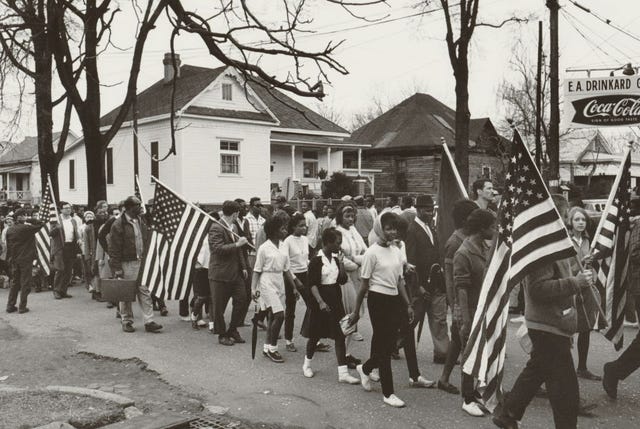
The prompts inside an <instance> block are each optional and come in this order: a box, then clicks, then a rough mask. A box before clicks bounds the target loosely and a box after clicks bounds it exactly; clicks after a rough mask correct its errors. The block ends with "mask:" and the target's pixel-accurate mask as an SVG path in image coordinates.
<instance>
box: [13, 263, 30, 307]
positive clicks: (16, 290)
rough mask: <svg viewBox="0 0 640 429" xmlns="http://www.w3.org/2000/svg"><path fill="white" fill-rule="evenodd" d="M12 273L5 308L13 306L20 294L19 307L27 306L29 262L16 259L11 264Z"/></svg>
mask: <svg viewBox="0 0 640 429" xmlns="http://www.w3.org/2000/svg"><path fill="white" fill-rule="evenodd" d="M11 266H12V268H13V270H12V271H13V273H12V275H11V283H10V284H11V289H9V298H8V300H7V309H10V308H13V307H15V306H16V303H17V302H18V295H20V307H19V308H20V309H25V308H27V297H28V296H29V292H31V281H32V280H31V268H32V266H31V262H30V261H16V262H14V263H13V264H12V265H11Z"/></svg>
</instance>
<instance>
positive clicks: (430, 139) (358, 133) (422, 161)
mask: <svg viewBox="0 0 640 429" xmlns="http://www.w3.org/2000/svg"><path fill="white" fill-rule="evenodd" d="M454 136H455V111H454V110H452V109H451V108H449V107H448V106H446V105H445V104H443V103H441V102H440V101H438V100H436V99H435V98H433V97H432V96H430V95H428V94H421V93H417V94H414V95H413V96H411V97H409V98H408V99H406V100H404V101H403V102H401V103H400V104H398V105H397V106H395V107H393V108H391V109H390V110H389V111H387V112H385V113H383V114H382V115H380V116H379V117H377V118H376V119H374V120H372V121H371V122H369V123H368V124H366V125H364V126H362V127H360V128H359V129H357V130H355V131H354V132H353V133H352V136H351V141H352V142H358V143H364V144H369V145H371V148H370V149H363V150H362V161H361V162H362V169H363V170H364V171H365V172H367V171H373V172H376V173H375V193H376V194H377V195H381V194H385V193H394V192H395V193H410V194H417V193H427V194H433V195H435V194H437V192H438V186H439V170H440V159H441V153H442V148H441V146H442V144H441V139H442V138H443V137H444V138H445V140H446V142H447V145H448V146H449V148H450V149H451V152H452V153H455V138H454ZM469 136H470V139H469V185H470V184H471V183H472V182H473V181H475V180H476V179H478V178H482V177H486V178H488V179H490V180H493V181H495V182H496V184H497V185H498V186H499V185H501V184H502V183H503V180H504V179H503V176H504V173H503V169H504V164H503V156H502V152H501V151H504V150H505V149H506V147H507V146H508V142H507V141H506V140H505V139H504V138H503V137H501V136H500V135H499V134H498V133H497V131H496V129H495V127H494V126H493V124H492V123H491V120H490V119H489V118H479V119H472V120H471V123H470V125H469ZM356 155H357V154H356V153H355V152H350V153H347V154H345V157H344V159H345V162H346V163H347V165H353V164H354V160H355V159H356V158H357V157H356Z"/></svg>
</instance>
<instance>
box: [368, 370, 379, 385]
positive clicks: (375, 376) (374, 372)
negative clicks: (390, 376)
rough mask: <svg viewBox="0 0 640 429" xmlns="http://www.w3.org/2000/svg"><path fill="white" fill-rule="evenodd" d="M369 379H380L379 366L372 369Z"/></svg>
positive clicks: (376, 380) (377, 380)
mask: <svg viewBox="0 0 640 429" xmlns="http://www.w3.org/2000/svg"><path fill="white" fill-rule="evenodd" d="M369 380H371V381H375V382H376V383H377V382H379V381H380V371H378V368H375V369H372V370H371V374H369Z"/></svg>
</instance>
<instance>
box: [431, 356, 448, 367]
mask: <svg viewBox="0 0 640 429" xmlns="http://www.w3.org/2000/svg"><path fill="white" fill-rule="evenodd" d="M446 361H447V357H446V356H445V357H442V356H434V357H433V363H435V364H438V365H444V363H445V362H446Z"/></svg>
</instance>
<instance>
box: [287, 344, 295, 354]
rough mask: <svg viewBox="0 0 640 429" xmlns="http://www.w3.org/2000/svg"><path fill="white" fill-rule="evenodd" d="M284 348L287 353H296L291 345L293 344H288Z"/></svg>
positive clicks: (293, 345)
mask: <svg viewBox="0 0 640 429" xmlns="http://www.w3.org/2000/svg"><path fill="white" fill-rule="evenodd" d="M285 348H286V349H287V351H288V352H292V353H294V352H297V351H298V349H297V348H296V345H295V344H293V343H288V344H287V345H286V346H285Z"/></svg>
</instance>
